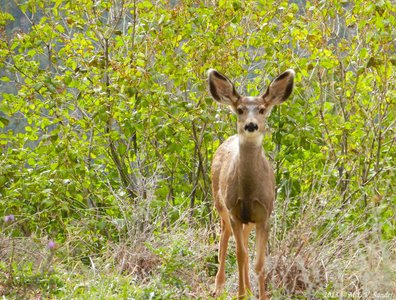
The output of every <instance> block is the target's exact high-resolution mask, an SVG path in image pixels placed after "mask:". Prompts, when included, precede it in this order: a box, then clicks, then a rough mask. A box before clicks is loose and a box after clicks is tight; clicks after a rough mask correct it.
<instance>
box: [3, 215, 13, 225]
mask: <svg viewBox="0 0 396 300" xmlns="http://www.w3.org/2000/svg"><path fill="white" fill-rule="evenodd" d="M13 221H15V217H14V215H8V216H5V217H4V222H5V223H8V222H13Z"/></svg>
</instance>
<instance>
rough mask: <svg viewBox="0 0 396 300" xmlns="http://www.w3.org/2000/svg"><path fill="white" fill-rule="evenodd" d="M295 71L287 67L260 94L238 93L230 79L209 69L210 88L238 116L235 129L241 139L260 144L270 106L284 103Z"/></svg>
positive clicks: (217, 99)
mask: <svg viewBox="0 0 396 300" xmlns="http://www.w3.org/2000/svg"><path fill="white" fill-rule="evenodd" d="M294 75H295V72H294V71H293V70H292V69H289V70H287V71H285V72H284V73H282V74H281V75H279V76H278V77H276V78H275V79H274V80H273V81H272V82H271V83H270V85H269V86H268V88H267V90H266V92H265V93H264V94H263V95H261V96H259V97H248V96H240V95H239V94H238V92H237V91H236V89H235V87H234V85H233V84H232V82H231V81H230V80H229V79H228V78H227V77H226V76H224V75H222V74H221V73H219V72H217V71H216V70H213V69H210V70H209V71H208V76H209V79H208V81H209V91H210V93H211V95H212V97H213V98H214V99H215V100H216V101H217V102H219V103H222V104H226V105H229V106H230V107H231V109H232V111H233V112H234V113H235V114H236V115H237V120H238V121H237V129H238V135H239V138H240V140H241V141H246V142H249V141H250V142H258V143H261V141H262V137H263V135H264V130H265V118H266V117H267V116H268V114H269V112H270V111H271V109H272V107H273V106H274V105H277V104H281V103H282V102H284V101H285V100H286V99H287V98H288V97H289V96H290V94H291V92H292V90H293V81H294Z"/></svg>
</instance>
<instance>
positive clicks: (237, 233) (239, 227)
mask: <svg viewBox="0 0 396 300" xmlns="http://www.w3.org/2000/svg"><path fill="white" fill-rule="evenodd" d="M231 226H232V232H233V234H234V237H235V243H236V255H237V262H238V284H239V288H238V299H243V298H244V297H245V296H246V282H245V264H246V262H247V259H246V258H247V255H248V254H247V249H246V247H245V243H244V238H243V224H242V223H241V222H240V221H239V220H235V219H232V220H231Z"/></svg>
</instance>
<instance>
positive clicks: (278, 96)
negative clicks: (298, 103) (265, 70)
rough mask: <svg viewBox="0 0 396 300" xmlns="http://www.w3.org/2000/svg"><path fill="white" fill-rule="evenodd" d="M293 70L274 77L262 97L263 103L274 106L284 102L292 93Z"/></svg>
mask: <svg viewBox="0 0 396 300" xmlns="http://www.w3.org/2000/svg"><path fill="white" fill-rule="evenodd" d="M295 74H296V73H295V72H294V70H292V69H289V70H286V71H285V72H283V73H282V74H280V75H279V76H278V77H276V78H275V79H274V80H273V81H272V82H271V84H270V85H269V87H268V88H267V91H266V92H265V94H264V95H263V96H261V97H262V98H263V100H264V102H266V103H268V104H270V105H276V104H280V103H282V102H284V101H285V100H286V99H287V98H288V97H289V96H290V94H291V92H292V91H293V86H294V75H295Z"/></svg>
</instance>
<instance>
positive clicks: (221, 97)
mask: <svg viewBox="0 0 396 300" xmlns="http://www.w3.org/2000/svg"><path fill="white" fill-rule="evenodd" d="M208 82H209V91H210V94H211V95H212V97H213V99H215V100H216V101H218V102H220V103H223V104H228V105H232V106H234V105H235V104H236V102H237V101H238V99H239V98H240V96H239V94H238V93H237V91H236V90H235V87H234V85H233V84H232V82H231V80H229V79H228V78H227V77H226V76H224V75H222V74H220V73H219V72H217V71H216V70H214V69H209V70H208Z"/></svg>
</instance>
